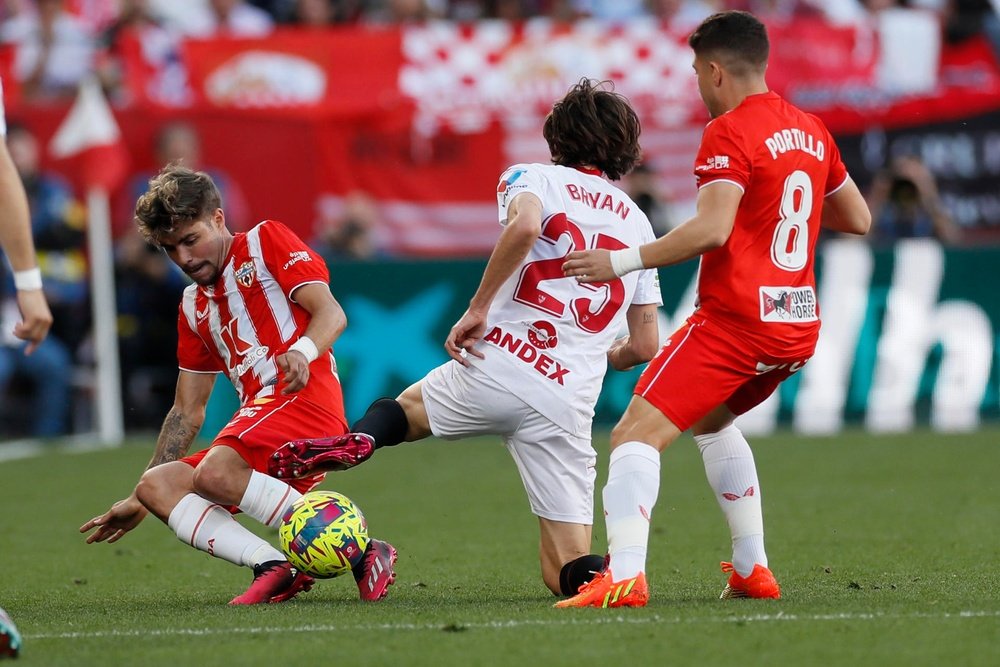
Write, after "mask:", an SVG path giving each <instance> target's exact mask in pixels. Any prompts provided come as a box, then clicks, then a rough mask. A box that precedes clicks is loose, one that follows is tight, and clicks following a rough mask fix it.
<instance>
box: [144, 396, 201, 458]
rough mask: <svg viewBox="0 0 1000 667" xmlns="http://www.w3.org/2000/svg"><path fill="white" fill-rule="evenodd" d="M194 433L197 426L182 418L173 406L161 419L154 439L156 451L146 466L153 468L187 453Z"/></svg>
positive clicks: (196, 430) (196, 432) (195, 433)
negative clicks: (161, 422) (158, 430)
mask: <svg viewBox="0 0 1000 667" xmlns="http://www.w3.org/2000/svg"><path fill="white" fill-rule="evenodd" d="M196 435H198V428H196V427H195V426H194V425H193V424H190V423H188V422H187V421H186V420H185V419H184V415H182V414H181V413H180V412H178V411H177V410H176V409H175V408H171V409H170V412H168V413H167V416H166V418H165V419H164V420H163V427H162V428H161V429H160V437H159V438H157V440H156V452H155V453H154V454H153V460H152V461H150V462H149V466H148V468H155V467H156V466H158V465H160V464H163V463H169V462H171V461H176V460H178V459H180V458H182V457H183V456H184V455H185V454H187V451H188V447H190V446H191V442H192V441H193V440H194V437H195V436H196ZM148 468H147V469H148Z"/></svg>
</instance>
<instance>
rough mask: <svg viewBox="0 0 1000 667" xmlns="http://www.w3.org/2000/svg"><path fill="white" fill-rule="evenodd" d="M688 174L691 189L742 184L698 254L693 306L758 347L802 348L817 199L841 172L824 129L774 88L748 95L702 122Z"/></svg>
mask: <svg viewBox="0 0 1000 667" xmlns="http://www.w3.org/2000/svg"><path fill="white" fill-rule="evenodd" d="M694 173H695V177H696V178H697V182H698V188H699V189H701V188H703V187H707V186H710V185H711V184H714V183H730V184H733V185H735V186H737V187H739V188H740V189H741V190H743V199H742V200H741V201H740V205H739V209H738V210H737V213H736V221H735V224H734V225H733V231H732V234H731V235H730V237H729V240H728V241H727V242H726V243H725V245H723V246H722V247H721V248H717V249H716V250H713V251H711V252H707V253H705V254H704V255H702V258H701V269H700V275H699V278H698V304H699V314H700V315H703V316H705V317H708V318H711V319H712V320H713V321H715V322H717V323H719V324H720V325H722V326H726V327H728V328H731V329H733V330H734V332H735V333H738V334H739V335H740V336H741V337H744V338H750V339H751V340H752V341H753V342H754V343H755V344H757V345H759V346H760V347H761V348H762V349H763V350H764V351H768V352H772V353H775V354H778V353H780V354H782V355H785V356H795V355H802V356H808V355H809V354H811V353H812V350H813V348H814V347H815V345H816V340H817V338H818V336H819V327H820V322H819V304H818V302H817V299H816V278H815V275H814V272H813V269H814V259H815V247H816V240H817V238H818V237H819V230H820V217H821V212H822V206H823V198H824V197H826V196H827V195H830V194H832V193H833V192H835V191H836V190H838V189H839V188H840V187H842V186H843V185H844V184H845V183H846V182H847V178H848V176H847V170H846V168H845V167H844V163H843V162H842V161H841V158H840V151H839V150H838V149H837V146H836V144H835V143H834V141H833V138H832V137H831V135H830V132H829V131H828V130H827V129H826V126H824V125H823V123H822V121H820V120H819V119H818V118H816V117H815V116H813V115H812V114H807V113H805V112H803V111H800V110H799V109H797V108H795V107H794V106H792V105H791V104H789V103H788V102H786V101H785V100H783V99H782V98H781V97H779V96H778V95H776V94H775V93H772V92H768V93H762V94H759V95H751V96H749V97H747V98H746V99H745V100H744V101H743V102H742V103H741V104H740V105H739V106H737V107H736V108H735V109H733V110H731V111H729V112H728V113H725V114H723V115H721V116H719V117H718V118H716V119H715V120H713V121H712V122H711V123H709V124H708V126H707V127H706V128H705V134H704V136H703V137H702V141H701V148H700V149H699V151H698V157H697V160H696V162H695V168H694Z"/></svg>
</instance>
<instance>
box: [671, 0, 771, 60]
mask: <svg viewBox="0 0 1000 667" xmlns="http://www.w3.org/2000/svg"><path fill="white" fill-rule="evenodd" d="M688 44H689V45H690V46H691V48H692V49H693V50H694V53H695V55H696V56H703V57H706V58H722V59H724V61H725V65H726V66H727V67H728V68H729V69H730V70H732V71H733V72H734V73H735V74H746V73H749V72H750V71H754V72H762V71H764V68H766V67H767V56H768V54H769V53H770V50H771V44H770V42H769V41H768V39H767V28H765V27H764V24H763V23H761V22H760V20H758V19H757V17H756V16H754V15H753V14H751V13H749V12H742V11H735V10H734V11H728V12H719V13H717V14H712V15H711V16H709V17H708V18H707V19H705V20H704V21H702V22H701V25H699V26H698V27H697V28H696V29H695V31H694V32H693V33H691V36H690V37H688Z"/></svg>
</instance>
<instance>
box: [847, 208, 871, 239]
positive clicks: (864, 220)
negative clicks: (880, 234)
mask: <svg viewBox="0 0 1000 667" xmlns="http://www.w3.org/2000/svg"><path fill="white" fill-rule="evenodd" d="M871 227H872V213H871V211H869V210H868V207H867V206H862V207H861V210H860V211H858V212H857V213H856V214H855V215H854V216H853V217H852V220H851V233H852V234H858V235H862V234H867V233H868V230H869V229H871Z"/></svg>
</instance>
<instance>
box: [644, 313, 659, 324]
mask: <svg viewBox="0 0 1000 667" xmlns="http://www.w3.org/2000/svg"><path fill="white" fill-rule="evenodd" d="M655 321H656V313H643V314H642V323H643V324H650V323H652V322H655Z"/></svg>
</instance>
